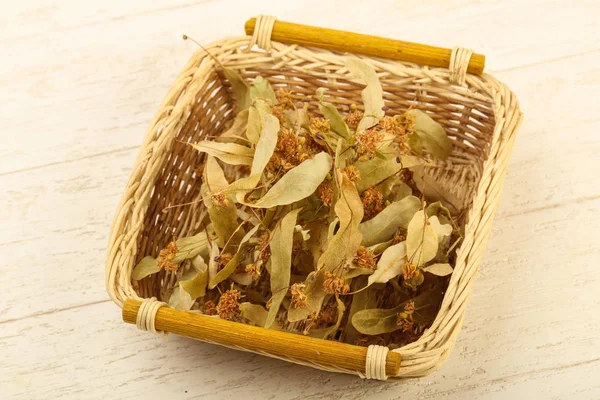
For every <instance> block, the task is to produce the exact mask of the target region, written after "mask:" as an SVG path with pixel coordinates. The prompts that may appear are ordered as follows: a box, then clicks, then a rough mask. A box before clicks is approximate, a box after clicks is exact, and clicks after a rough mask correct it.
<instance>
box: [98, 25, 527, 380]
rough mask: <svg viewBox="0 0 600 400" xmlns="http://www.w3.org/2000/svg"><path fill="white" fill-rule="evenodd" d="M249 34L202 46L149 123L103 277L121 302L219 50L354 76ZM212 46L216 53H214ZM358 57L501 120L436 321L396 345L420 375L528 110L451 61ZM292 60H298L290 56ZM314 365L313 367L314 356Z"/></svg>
mask: <svg viewBox="0 0 600 400" xmlns="http://www.w3.org/2000/svg"><path fill="white" fill-rule="evenodd" d="M250 40H251V37H249V36H241V37H233V38H225V39H221V40H218V41H216V42H213V43H211V44H209V45H207V46H205V50H198V51H197V52H196V53H195V54H194V55H193V56H192V57H191V58H190V60H189V61H188V63H187V65H186V66H185V68H184V69H183V71H182V72H181V73H180V75H179V76H178V77H177V78H176V80H175V82H174V83H173V85H172V87H171V88H170V89H169V91H168V93H167V95H166V96H165V98H164V100H163V101H162V103H161V105H160V107H159V109H158V111H157V112H156V115H155V117H154V119H153V120H152V122H151V124H150V127H149V128H148V131H147V133H146V136H145V138H144V141H143V143H142V145H141V147H140V152H139V155H138V157H137V159H136V162H135V165H134V168H133V171H132V174H131V176H130V179H129V181H128V183H127V186H126V189H125V192H124V194H123V196H122V198H121V201H120V203H119V206H118V208H117V212H116V214H115V217H114V220H113V223H112V227H111V231H110V238H109V244H108V256H107V261H106V282H105V283H106V288H107V292H108V294H109V296H110V297H111V299H112V300H113V301H114V302H115V303H116V304H117V305H119V306H120V307H123V303H124V301H125V300H126V299H128V298H133V299H140V297H139V296H138V295H137V294H136V292H135V290H134V289H133V286H132V284H131V279H130V277H129V276H130V274H131V270H132V269H133V263H134V262H135V257H136V256H137V247H136V245H137V239H138V236H139V235H140V233H141V228H142V225H143V221H144V216H145V213H146V211H147V207H148V204H149V199H150V195H151V191H152V190H151V188H152V187H153V185H154V182H155V180H156V178H157V176H158V170H159V168H158V166H160V164H161V163H162V161H164V157H165V154H166V153H167V152H168V151H169V148H170V143H171V141H172V139H173V138H174V137H175V135H176V133H177V131H178V129H179V128H180V127H181V126H183V125H184V124H185V122H186V120H187V117H188V115H189V111H190V108H191V104H193V102H194V99H195V95H196V91H195V89H197V88H200V87H202V85H203V84H204V83H205V82H206V80H207V77H208V75H210V72H212V71H214V70H215V68H216V67H217V64H216V63H215V61H214V59H213V58H212V57H216V58H218V59H219V60H220V63H222V64H224V65H227V66H229V67H232V68H238V69H244V68H250V67H252V68H256V67H258V66H261V65H262V66H269V67H270V68H272V69H278V68H281V67H283V66H284V65H287V66H288V68H291V69H294V68H296V69H298V70H299V71H302V72H307V71H308V72H309V73H311V75H315V76H318V77H322V78H329V79H331V78H336V77H338V78H342V77H343V78H344V79H349V80H354V79H353V78H350V77H349V76H348V74H347V71H345V69H344V61H343V60H344V58H345V57H347V55H344V54H341V53H338V52H335V51H330V50H324V49H320V48H310V47H304V46H300V45H287V44H283V43H279V42H271V51H270V53H265V52H263V51H257V50H250V51H248V49H247V46H248V44H249V43H250ZM207 51H209V52H210V54H211V55H212V57H209V55H208V54H207ZM357 57H360V58H361V59H363V60H365V61H366V62H368V63H369V64H371V65H372V66H373V67H374V68H375V69H376V71H377V72H378V74H379V75H380V76H383V77H386V76H394V77H397V78H398V79H407V80H418V81H419V83H422V84H427V83H428V82H429V83H435V84H436V85H447V89H448V93H449V95H451V96H456V98H457V99H465V98H467V99H468V98H469V97H473V98H475V99H478V100H480V101H481V100H484V99H486V100H487V101H489V103H490V105H491V107H492V110H493V114H494V117H495V120H496V121H495V126H494V131H493V134H492V137H491V140H490V148H489V152H488V155H487V158H486V159H485V160H484V163H483V173H482V176H481V179H480V181H479V184H478V185H477V189H476V190H475V192H474V194H473V202H472V204H471V206H470V208H469V211H468V214H467V223H466V225H465V234H464V238H463V241H462V243H461V244H460V246H459V248H458V249H457V257H456V265H455V269H454V273H453V274H452V276H451V278H450V282H449V284H448V288H447V290H446V293H445V294H444V299H443V302H442V304H441V306H440V310H439V311H438V314H437V316H436V318H435V320H434V322H433V324H432V326H431V327H430V328H428V329H427V330H426V331H425V332H424V333H423V335H422V336H421V337H420V338H419V339H418V340H417V341H415V342H413V343H410V344H408V345H406V346H403V347H401V348H399V349H395V350H392V351H395V352H399V353H401V354H402V358H403V363H402V364H403V365H402V366H401V369H400V373H399V375H398V377H411V376H421V375H425V374H427V373H429V372H431V371H433V370H434V369H436V368H437V367H438V366H439V365H441V363H442V362H443V360H444V359H445V358H446V357H447V356H448V354H449V351H450V350H451V348H452V347H453V345H454V343H455V341H456V339H457V336H458V333H459V331H460V328H461V326H462V322H463V318H464V311H465V304H466V300H467V298H468V296H469V294H470V291H471V289H472V286H473V282H474V279H473V278H474V277H475V275H476V273H477V270H478V267H479V264H480V262H481V258H482V254H483V251H484V249H485V245H486V242H487V238H488V236H489V233H490V231H491V227H492V223H493V215H494V213H495V211H496V208H497V206H498V202H499V197H500V189H501V187H502V182H503V180H504V176H505V174H506V169H507V167H508V161H509V156H510V153H511V152H512V147H513V145H514V140H515V136H516V132H517V131H518V128H519V125H520V123H521V121H522V118H523V114H522V112H521V111H520V110H519V105H518V101H517V99H516V97H515V95H514V94H513V93H512V92H511V91H510V89H509V88H508V87H507V86H506V85H504V84H503V83H501V82H499V81H498V80H496V79H495V78H494V77H492V76H491V75H488V74H483V75H481V76H476V75H467V76H466V80H465V84H464V86H462V87H461V86H457V85H453V84H451V83H450V76H449V75H450V73H449V70H448V69H447V68H430V67H427V66H419V65H416V64H409V63H405V62H400V61H393V60H386V59H381V58H374V57H369V56H363V55H357ZM292 61H294V62H295V63H290V62H292ZM298 61H303V62H305V64H306V63H309V65H310V64H312V65H314V66H315V68H312V69H309V68H307V67H306V65H303V64H302V63H298ZM324 67H327V68H324ZM267 355H268V354H267ZM289 361H292V362H297V361H295V360H289ZM310 366H312V367H315V365H313V364H311V365H310ZM328 370H331V369H328ZM339 372H349V371H339Z"/></svg>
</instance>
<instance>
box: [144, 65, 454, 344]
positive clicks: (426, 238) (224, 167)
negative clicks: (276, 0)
mask: <svg viewBox="0 0 600 400" xmlns="http://www.w3.org/2000/svg"><path fill="white" fill-rule="evenodd" d="M347 68H348V70H349V71H350V72H351V73H352V74H353V75H354V76H355V77H356V78H359V79H361V80H362V81H363V82H364V83H365V85H366V86H365V88H364V90H363V91H362V101H363V107H362V109H363V110H364V111H362V110H360V109H359V108H357V107H356V106H354V105H353V106H352V107H351V109H350V112H349V113H347V114H346V115H342V114H341V113H340V112H339V111H338V110H337V109H336V108H335V106H334V105H333V104H331V103H329V102H327V101H326V100H325V93H326V89H324V88H321V89H318V90H317V91H316V93H315V98H314V99H315V100H316V101H317V102H318V109H319V111H320V112H316V111H315V112H311V111H309V107H308V104H303V105H300V104H299V103H298V102H296V101H294V98H293V96H292V93H290V92H288V91H286V90H284V89H280V90H278V91H277V92H275V91H274V90H273V88H272V87H271V85H270V84H269V83H268V81H267V80H265V79H263V78H262V77H260V76H259V77H257V78H256V79H255V80H254V81H253V82H252V84H249V83H247V82H245V81H244V80H243V79H242V78H241V77H240V76H239V75H238V74H237V73H236V72H234V71H233V70H230V69H224V71H223V72H224V75H225V78H226V79H227V80H228V81H229V83H230V84H231V87H232V89H233V95H234V97H235V100H236V104H237V110H238V114H237V115H236V118H235V120H234V121H233V124H232V125H231V127H230V128H229V129H227V130H226V131H225V132H223V133H222V134H221V135H219V136H216V137H215V138H214V139H212V140H204V141H200V142H198V143H195V144H191V146H193V147H194V148H195V149H197V150H198V152H199V155H198V160H199V166H200V168H199V171H201V176H202V179H201V194H202V201H203V205H204V207H203V208H202V211H201V212H202V215H201V221H202V224H203V226H202V230H201V231H200V233H198V234H197V235H195V236H192V237H186V238H179V239H177V238H175V239H174V240H173V241H172V242H171V243H168V244H166V243H165V245H166V247H165V248H164V249H163V250H161V251H160V253H159V254H158V255H157V257H156V258H154V257H151V256H148V257H145V258H143V259H142V260H141V261H140V263H139V264H138V265H137V266H136V267H135V269H134V270H133V273H132V279H133V280H141V279H143V278H145V277H147V276H149V275H152V274H156V273H158V272H160V271H161V270H166V271H168V273H167V274H166V276H168V277H169V279H167V278H163V279H164V282H163V283H164V285H166V284H167V283H166V282H170V283H174V284H173V285H170V286H169V287H168V288H167V293H166V294H165V298H168V302H169V304H170V305H171V306H172V307H175V308H178V309H182V310H192V311H194V312H201V313H204V314H207V315H214V316H218V317H220V318H224V319H227V320H233V321H238V322H243V323H248V324H253V325H258V326H263V327H266V328H271V329H281V330H287V331H291V332H298V333H301V334H305V335H310V336H314V337H320V338H326V339H331V340H338V341H344V342H347V343H353V344H359V345H369V344H383V345H388V346H390V347H391V348H394V347H398V346H402V345H404V344H406V343H409V342H411V341H414V340H416V339H417V338H418V337H419V336H420V334H421V333H422V332H423V330H424V329H425V328H426V327H427V326H429V325H430V324H431V322H432V321H433V318H434V317H435V315H436V313H437V311H438V307H439V304H440V302H441V298H442V296H443V293H444V290H445V287H446V285H447V280H448V278H447V275H449V274H451V273H452V266H451V265H450V262H451V260H452V257H453V252H452V251H453V249H454V248H455V246H456V244H457V242H458V240H459V239H460V231H459V228H458V226H457V224H456V219H455V218H454V217H453V216H452V215H450V211H449V210H448V209H447V208H446V207H444V205H443V204H442V203H441V202H439V201H437V202H431V203H426V202H425V200H424V198H423V196H422V194H421V193H422V191H423V188H422V185H423V184H425V183H424V182H425V181H424V180H423V179H417V176H416V175H417V174H418V171H419V169H420V168H422V167H423V166H424V165H427V164H428V163H431V162H433V161H435V159H440V160H444V159H446V158H447V157H448V156H449V154H450V153H451V150H452V146H451V142H450V140H449V139H448V137H447V136H446V133H445V132H444V129H443V128H442V127H441V126H440V125H439V124H438V123H436V122H435V121H434V120H433V119H431V118H430V117H429V116H428V115H427V114H425V113H424V112H421V111H419V110H416V109H411V110H408V111H406V112H405V113H403V114H400V115H394V116H386V115H385V111H384V110H385V109H386V107H385V105H384V102H383V90H382V87H381V84H380V82H379V80H378V78H377V75H376V74H375V71H374V70H373V69H372V68H371V67H370V66H369V65H368V64H366V63H364V62H363V61H361V60H359V59H358V58H349V59H348V60H347ZM415 182H417V183H415ZM419 182H420V183H419ZM164 285H163V286H164Z"/></svg>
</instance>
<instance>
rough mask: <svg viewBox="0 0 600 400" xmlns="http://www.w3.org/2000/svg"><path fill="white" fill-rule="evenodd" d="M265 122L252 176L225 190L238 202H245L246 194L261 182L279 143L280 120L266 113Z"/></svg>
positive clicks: (257, 147)
mask: <svg viewBox="0 0 600 400" xmlns="http://www.w3.org/2000/svg"><path fill="white" fill-rule="evenodd" d="M264 122H265V123H264V125H263V128H262V131H261V133H260V136H259V139H258V141H257V144H256V151H255V153H254V159H253V160H252V167H251V169H250V176H248V177H245V178H241V179H238V180H237V181H235V182H233V183H232V184H231V185H229V187H227V189H226V190H225V192H226V193H227V194H228V195H229V196H231V197H235V199H236V201H237V202H238V203H243V202H244V196H245V195H246V194H247V193H249V192H251V191H252V190H254V188H255V187H256V185H257V184H258V182H260V178H261V176H262V174H263V171H264V169H265V167H266V166H267V164H268V163H269V160H270V159H271V156H272V155H273V152H274V151H275V146H276V145H277V132H279V121H278V120H277V118H275V117H274V116H272V115H266V116H265V119H264Z"/></svg>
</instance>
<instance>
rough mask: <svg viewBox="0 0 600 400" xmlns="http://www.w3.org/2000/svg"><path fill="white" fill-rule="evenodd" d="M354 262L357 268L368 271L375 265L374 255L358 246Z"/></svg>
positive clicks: (363, 247)
mask: <svg viewBox="0 0 600 400" xmlns="http://www.w3.org/2000/svg"><path fill="white" fill-rule="evenodd" d="M354 261H355V262H356V264H358V266H359V267H361V268H367V269H370V270H374V269H375V266H376V264H377V263H376V262H375V254H374V253H373V252H372V251H371V250H369V249H368V248H366V247H365V246H360V247H359V248H358V252H357V253H356V258H355V259H354Z"/></svg>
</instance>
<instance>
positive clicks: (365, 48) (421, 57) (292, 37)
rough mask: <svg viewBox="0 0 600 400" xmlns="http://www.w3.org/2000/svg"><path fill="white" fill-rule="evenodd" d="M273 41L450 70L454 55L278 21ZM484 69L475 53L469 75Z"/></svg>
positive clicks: (249, 24) (250, 28)
mask: <svg viewBox="0 0 600 400" xmlns="http://www.w3.org/2000/svg"><path fill="white" fill-rule="evenodd" d="M255 28H256V18H250V19H249V20H248V21H246V24H245V25H244V29H245V31H246V35H249V36H252V34H253V33H254V29H255ZM271 39H272V40H274V41H277V42H282V43H288V44H299V45H303V46H309V47H319V48H322V49H328V50H334V51H341V52H348V53H358V54H366V55H369V56H373V57H382V58H389V59H392V60H400V61H405V62H411V63H417V64H425V65H430V66H434V67H445V68H449V66H450V57H451V54H452V49H444V48H442V47H436V46H431V45H428V44H421V43H412V42H406V41H402V40H395V39H389V38H382V37H378V36H373V35H363V34H358V33H354V32H346V31H340V30H337V29H329V28H323V27H315V26H308V25H302V24H295V23H291V22H285V21H276V22H275V23H274V24H273V30H272V32H271ZM484 68H485V56H484V55H482V54H473V55H472V56H471V58H470V61H469V66H468V68H467V72H468V73H470V74H477V75H481V74H482V73H483V69H484Z"/></svg>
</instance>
